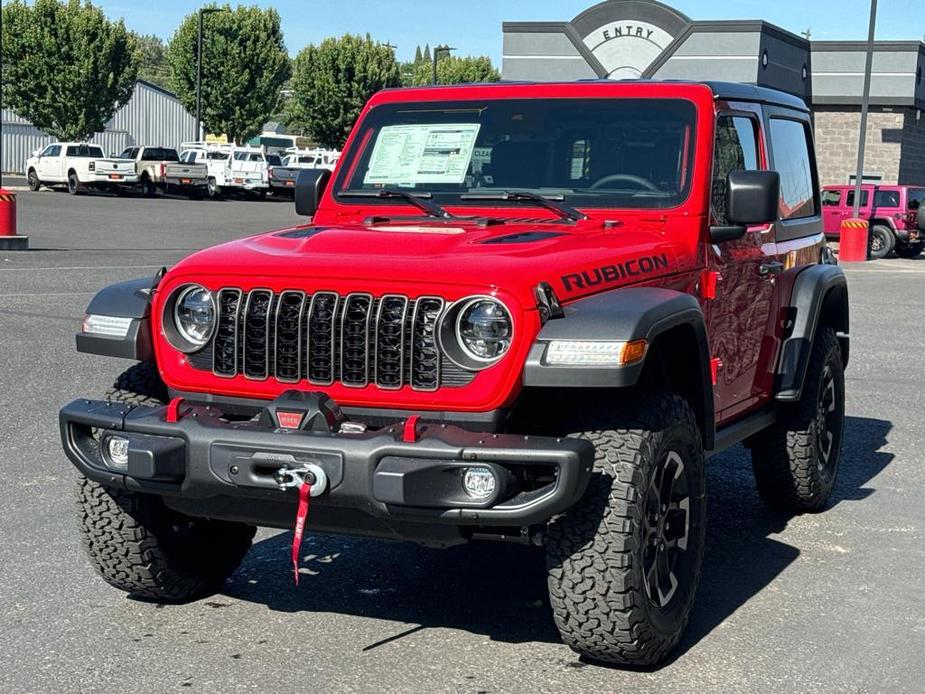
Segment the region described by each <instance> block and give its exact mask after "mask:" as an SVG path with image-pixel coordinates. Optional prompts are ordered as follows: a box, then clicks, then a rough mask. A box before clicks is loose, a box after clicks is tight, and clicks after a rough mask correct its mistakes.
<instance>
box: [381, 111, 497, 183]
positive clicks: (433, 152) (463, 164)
mask: <svg viewBox="0 0 925 694" xmlns="http://www.w3.org/2000/svg"><path fill="white" fill-rule="evenodd" d="M480 127H481V124H479V123H441V124H422V125H387V126H385V127H384V128H382V129H381V130H380V131H379V136H378V137H377V138H376V144H375V146H374V147H373V154H372V157H371V158H370V161H369V169H367V171H366V176H365V177H364V179H363V183H364V184H393V185H401V186H414V185H417V184H419V183H462V182H463V181H464V180H465V178H466V174H467V173H468V172H469V162H470V160H471V159H472V151H473V149H474V148H475V139H476V137H478V134H479V128H480Z"/></svg>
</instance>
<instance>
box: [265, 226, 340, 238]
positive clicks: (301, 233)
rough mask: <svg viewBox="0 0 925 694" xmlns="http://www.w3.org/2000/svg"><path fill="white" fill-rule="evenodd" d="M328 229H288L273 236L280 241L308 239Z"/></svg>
mask: <svg viewBox="0 0 925 694" xmlns="http://www.w3.org/2000/svg"><path fill="white" fill-rule="evenodd" d="M328 228H329V227H303V228H301V229H289V230H287V231H281V232H279V233H278V234H274V236H278V237H280V238H282V239H308V238H311V237H312V236H314V235H315V234H320V233H321V232H322V231H327V230H328Z"/></svg>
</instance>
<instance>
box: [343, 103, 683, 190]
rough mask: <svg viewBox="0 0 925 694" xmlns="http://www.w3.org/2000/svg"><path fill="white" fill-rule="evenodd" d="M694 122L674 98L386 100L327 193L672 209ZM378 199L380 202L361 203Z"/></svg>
mask: <svg viewBox="0 0 925 694" xmlns="http://www.w3.org/2000/svg"><path fill="white" fill-rule="evenodd" d="M694 122H695V109H694V105H693V104H692V103H690V102H688V101H683V100H678V99H645V100H641V99H606V100H605V99H546V100H538V99H530V100H527V99H512V100H486V101H464V102H450V103H448V102H439V103H436V102H435V103H407V104H404V103H403V104H388V105H384V106H379V107H377V108H375V109H373V110H372V111H371V112H370V113H369V115H368V116H367V118H366V120H365V121H364V123H363V125H362V126H361V127H362V130H361V131H360V132H359V134H358V137H357V139H356V140H355V142H357V143H359V144H358V145H356V146H354V147H353V148H352V150H353V151H352V152H351V154H350V155H349V156H348V160H346V161H345V162H344V165H343V166H342V167H341V168H340V171H341V172H342V173H340V174H339V175H338V181H337V188H336V191H337V192H338V193H342V192H344V191H347V190H349V191H375V190H377V189H380V188H393V189H394V188H400V189H403V190H407V191H408V192H411V193H416V194H419V195H422V196H426V197H431V198H432V199H433V201H434V202H436V203H437V204H439V205H442V206H446V205H467V204H468V205H478V204H482V205H484V204H485V203H484V201H482V202H478V201H477V198H479V197H481V196H482V194H485V196H486V197H488V196H489V195H490V194H491V193H492V192H494V193H498V192H500V191H527V192H532V193H537V194H539V195H543V196H547V197H551V198H555V199H557V200H564V201H565V202H566V203H568V204H570V205H574V206H583V207H602V208H604V207H623V208H640V207H641V208H668V207H674V206H676V205H678V204H680V203H681V202H682V201H683V200H684V199H685V197H686V196H687V191H688V188H689V186H690V180H689V179H690V173H689V170H690V161H691V152H692V148H693V137H692V133H693V129H694ZM377 201H378V202H380V203H381V202H383V201H384V202H386V203H388V202H389V200H388V199H387V198H385V199H378V200H377V199H370V200H365V201H364V204H365V202H372V203H375V202H377ZM508 202H509V203H510V204H521V205H522V204H525V203H524V202H522V201H516V200H513V199H511V200H510V201H508ZM392 204H394V203H392ZM493 204H494V203H493ZM505 204H508V203H507V202H506V203H505ZM527 204H528V203H527Z"/></svg>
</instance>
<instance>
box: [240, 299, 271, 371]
mask: <svg viewBox="0 0 925 694" xmlns="http://www.w3.org/2000/svg"><path fill="white" fill-rule="evenodd" d="M272 305H273V292H271V291H270V290H269V289H254V290H253V291H251V292H250V293H249V294H248V295H247V301H246V302H245V304H244V340H243V357H244V359H243V371H244V375H245V376H246V377H247V378H251V379H255V380H264V379H266V378H267V377H268V376H269V375H270V315H271V311H272Z"/></svg>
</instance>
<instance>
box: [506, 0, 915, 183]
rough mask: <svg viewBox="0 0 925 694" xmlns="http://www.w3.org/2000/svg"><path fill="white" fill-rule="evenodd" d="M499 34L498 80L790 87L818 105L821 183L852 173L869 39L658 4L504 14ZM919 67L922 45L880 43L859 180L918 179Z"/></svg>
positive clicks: (615, 3)
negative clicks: (805, 33)
mask: <svg viewBox="0 0 925 694" xmlns="http://www.w3.org/2000/svg"><path fill="white" fill-rule="evenodd" d="M915 4H916V3H912V4H911V5H910V7H911V6H912V5H915ZM918 6H920V5H918ZM503 31H504V58H503V63H502V70H501V72H502V75H503V77H504V79H510V80H576V79H594V78H609V79H640V78H642V79H691V80H705V79H714V80H729V81H733V82H751V83H756V84H759V85H762V86H766V87H773V88H776V89H781V90H783V91H787V92H790V93H792V94H796V95H797V96H800V97H801V98H803V99H805V100H806V102H807V103H809V104H810V106H811V107H812V109H813V113H814V119H815V130H816V154H817V158H818V160H819V174H820V178H821V181H822V183H823V184H838V183H849V182H850V181H851V180H853V177H854V175H855V169H856V165H857V162H856V158H857V143H858V135H859V128H860V107H861V93H862V84H863V77H864V62H865V51H866V47H867V44H866V42H860V41H850V42H845V41H808V40H806V39H805V38H804V37H802V36H797V35H796V34H792V33H790V32H789V31H785V30H784V29H781V28H780V27H777V26H774V25H772V24H768V23H767V22H763V21H740V20H728V21H695V20H691V19H689V18H688V17H686V16H684V15H683V14H681V13H680V12H678V11H677V10H675V9H674V8H671V7H668V6H667V5H664V4H662V3H660V2H656V1H655V0H605V2H601V3H599V4H597V5H594V6H593V7H590V8H589V9H587V10H585V11H584V12H582V13H581V14H579V15H578V16H577V17H575V18H574V19H572V20H570V21H559V22H505V23H504V26H503ZM923 71H925V43H922V42H920V41H878V42H876V44H875V48H874V61H873V71H872V75H871V100H870V103H871V116H870V120H869V123H868V131H867V156H866V159H865V166H864V178H865V179H867V180H869V181H874V182H876V181H882V182H883V183H908V184H916V185H921V184H925V116H923V113H922V112H923V110H925V79H923Z"/></svg>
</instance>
